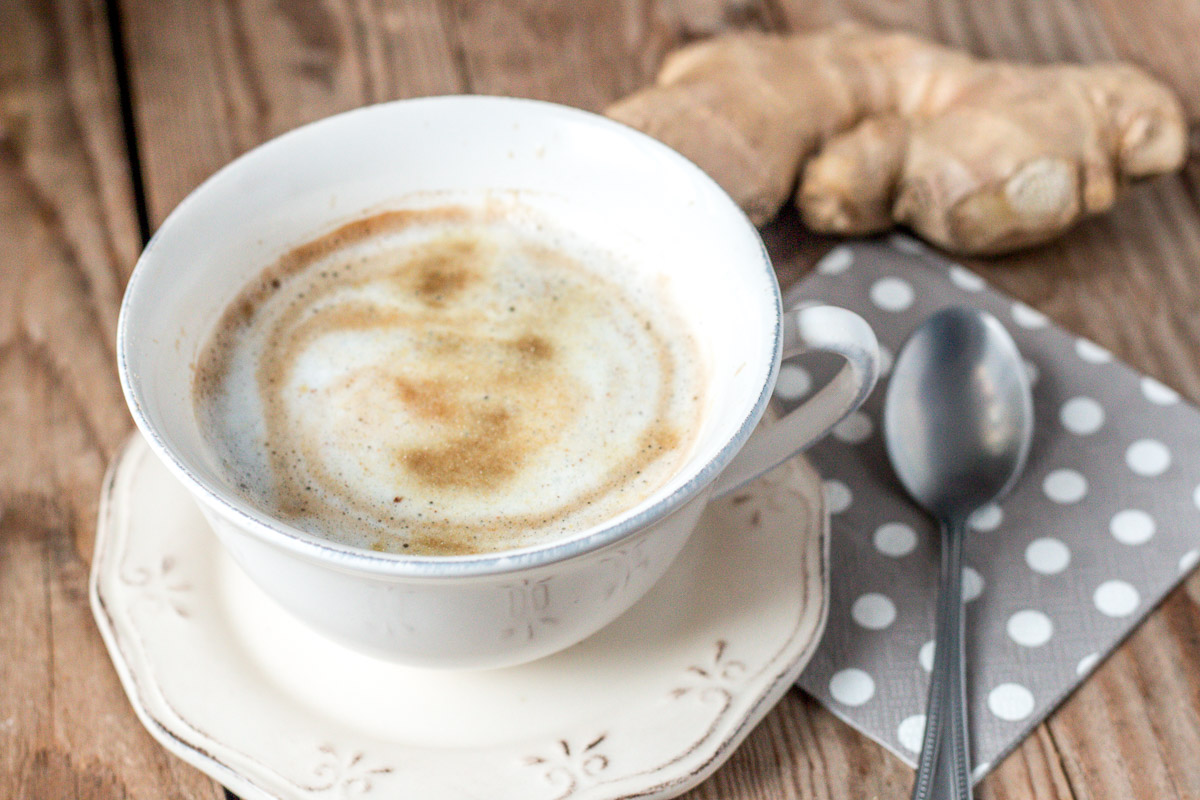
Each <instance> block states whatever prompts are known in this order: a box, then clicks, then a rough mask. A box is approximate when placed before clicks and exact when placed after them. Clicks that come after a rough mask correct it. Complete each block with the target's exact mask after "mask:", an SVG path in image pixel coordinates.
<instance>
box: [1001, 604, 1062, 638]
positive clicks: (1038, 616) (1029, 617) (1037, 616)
mask: <svg viewBox="0 0 1200 800" xmlns="http://www.w3.org/2000/svg"><path fill="white" fill-rule="evenodd" d="M1053 635H1054V623H1052V622H1051V621H1050V618H1049V617H1047V616H1046V615H1045V614H1043V613H1042V612H1040V611H1035V610H1033V609H1026V610H1025V611H1018V612H1017V613H1015V614H1013V615H1012V616H1011V617H1009V618H1008V638H1010V639H1012V640H1013V641H1014V642H1016V643H1017V644H1019V645H1021V646H1022V647H1041V646H1042V645H1044V644H1045V643H1046V642H1048V641H1050V637H1051V636H1053Z"/></svg>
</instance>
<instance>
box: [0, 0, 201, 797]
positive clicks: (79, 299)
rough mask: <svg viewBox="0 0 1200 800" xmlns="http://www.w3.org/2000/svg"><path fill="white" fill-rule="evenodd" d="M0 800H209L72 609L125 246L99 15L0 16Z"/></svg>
mask: <svg viewBox="0 0 1200 800" xmlns="http://www.w3.org/2000/svg"><path fill="white" fill-rule="evenodd" d="M0 30H3V31H4V37H5V41H4V46H3V47H0V265H2V266H0V375H3V376H4V379H3V380H2V381H0V427H2V428H3V430H4V435H3V436H0V797H12V798H39V799H40V798H67V797H71V798H74V797H78V798H116V797H129V798H135V797H136V798H159V797H196V798H200V797H212V798H216V797H220V796H221V793H220V791H219V789H218V788H217V787H216V786H215V785H214V784H213V783H212V782H211V781H209V780H208V779H206V778H204V777H203V776H201V775H200V774H199V773H197V772H195V771H194V770H192V769H191V768H189V767H187V766H186V765H183V764H182V763H181V762H179V761H178V760H177V759H174V758H172V757H170V756H168V755H167V754H166V753H165V752H164V751H163V750H162V748H161V747H159V746H158V744H157V743H155V742H154V741H153V740H152V739H151V738H150V736H149V734H147V733H146V732H145V731H144V730H143V729H142V727H141V725H140V724H139V723H138V721H137V719H136V718H135V716H134V714H133V711H132V709H131V708H130V707H129V703H128V702H127V701H126V699H125V695H124V693H123V692H122V691H121V688H120V685H119V683H118V680H117V676H116V673H115V672H114V671H113V668H112V665H111V664H110V663H109V661H108V658H107V655H106V653H105V652H104V647H103V645H102V643H101V641H100V636H99V633H98V632H97V631H96V628H95V625H94V623H93V622H92V618H91V612H90V611H89V609H88V602H87V561H86V559H88V558H89V557H90V555H91V549H92V541H93V536H94V531H95V522H96V505H97V500H98V497H99V487H100V480H101V477H102V475H103V472H104V468H105V466H106V464H107V462H108V460H109V458H110V457H111V456H112V455H113V453H114V452H115V450H116V448H117V447H118V446H119V444H120V443H121V441H122V439H124V437H125V436H126V434H127V433H128V431H129V428H130V427H131V425H130V422H129V417H128V414H127V412H126V411H125V404H124V402H123V400H122V399H121V393H120V389H119V387H118V385H117V379H116V371H115V368H114V350H113V341H114V338H115V333H116V316H117V308H118V304H119V301H120V295H121V291H122V289H123V287H124V284H125V280H126V278H127V277H128V274H129V270H130V269H132V267H133V262H134V260H135V258H136V255H137V251H138V249H139V240H138V233H137V222H136V215H135V204H134V200H133V197H132V195H131V188H130V176H129V173H128V167H127V162H126V158H125V152H126V151H125V144H124V138H123V134H122V131H121V125H120V115H119V110H118V109H119V105H118V100H117V90H116V83H115V79H114V74H113V58H112V53H111V51H110V50H109V34H108V25H107V18H106V16H105V11H104V6H103V3H101V2H97V1H96V0H62V2H30V3H11V2H10V3H4V4H0Z"/></svg>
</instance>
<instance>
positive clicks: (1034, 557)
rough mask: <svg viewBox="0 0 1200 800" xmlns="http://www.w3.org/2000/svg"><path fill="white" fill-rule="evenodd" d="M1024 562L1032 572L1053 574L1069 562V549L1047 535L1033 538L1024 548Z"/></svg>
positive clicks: (1060, 570) (1065, 566) (1064, 567)
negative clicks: (1042, 537) (1041, 537)
mask: <svg viewBox="0 0 1200 800" xmlns="http://www.w3.org/2000/svg"><path fill="white" fill-rule="evenodd" d="M1025 563H1026V564H1028V565H1029V568H1030V569H1031V570H1033V571H1034V572H1038V573H1040V574H1042V575H1055V574H1057V573H1059V572H1062V571H1063V570H1064V569H1066V568H1067V565H1068V564H1070V563H1071V551H1070V550H1068V549H1067V546H1066V545H1065V544H1063V543H1062V542H1060V541H1059V540H1058V539H1054V538H1051V537H1049V536H1047V537H1046V538H1044V539H1034V540H1033V541H1032V542H1030V543H1029V546H1028V547H1026V548H1025Z"/></svg>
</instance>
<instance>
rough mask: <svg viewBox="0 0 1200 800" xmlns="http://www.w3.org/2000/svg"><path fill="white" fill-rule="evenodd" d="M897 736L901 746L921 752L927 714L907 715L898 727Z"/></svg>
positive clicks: (911, 750)
mask: <svg viewBox="0 0 1200 800" xmlns="http://www.w3.org/2000/svg"><path fill="white" fill-rule="evenodd" d="M896 738H897V739H899V740H900V746H901V747H903V748H904V749H905V750H908V751H910V752H913V753H919V752H921V743H922V741H924V739H925V715H924V714H913V715H912V716H911V717H905V718H904V719H903V720H901V722H900V724H899V725H898V726H897V727H896Z"/></svg>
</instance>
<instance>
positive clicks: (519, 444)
mask: <svg viewBox="0 0 1200 800" xmlns="http://www.w3.org/2000/svg"><path fill="white" fill-rule="evenodd" d="M701 392H702V389H701V380H700V365H699V353H698V349H697V345H696V342H695V340H694V339H693V337H692V336H691V335H690V333H689V332H688V330H687V328H686V325H685V324H684V323H683V322H682V321H681V320H680V318H679V317H678V315H677V314H675V313H673V311H672V309H671V307H670V303H669V301H668V300H667V298H665V297H664V296H663V293H662V291H661V289H660V288H659V287H656V286H654V285H653V284H651V283H650V282H649V281H647V280H645V279H644V278H641V277H639V276H638V274H637V273H636V271H635V270H634V269H633V268H632V267H631V266H630V265H629V264H626V263H624V262H622V261H621V260H620V259H618V258H616V257H615V256H613V255H612V254H610V253H607V252H605V251H604V250H603V249H601V248H599V247H595V246H591V245H590V244H588V243H587V242H585V241H581V240H580V239H579V238H578V237H576V236H573V235H572V234H570V233H568V232H566V231H563V230H558V229H555V228H554V227H553V226H550V225H548V224H547V223H546V221H544V220H535V219H533V218H532V217H529V216H528V215H524V214H520V213H514V212H513V211H512V210H511V209H510V210H508V211H506V212H505V213H494V212H488V211H486V210H481V209H467V208H459V207H447V208H439V209H428V210H423V211H402V212H388V213H385V214H380V215H377V216H375V217H372V218H369V219H366V220H361V221H359V222H356V223H352V224H351V225H348V226H345V227H343V228H341V229H339V230H338V231H335V232H334V233H332V234H330V235H328V236H326V237H323V238H321V239H318V240H316V241H314V242H311V243H309V244H306V245H304V246H302V247H299V248H297V249H296V250H295V251H293V252H292V253H289V254H288V255H287V256H285V257H284V258H283V259H281V261H280V262H279V263H278V264H276V265H274V266H273V267H271V268H269V269H268V270H266V271H265V272H264V273H263V274H262V276H260V278H259V279H258V280H257V281H256V282H255V283H253V284H252V285H250V286H248V287H247V288H246V289H245V290H244V291H243V292H242V294H241V295H240V296H239V297H238V298H237V299H236V300H235V301H234V302H233V303H232V304H231V305H230V307H229V309H228V310H227V312H226V314H225V316H224V318H223V319H222V321H221V322H220V323H219V324H218V326H217V330H216V332H215V333H214V335H213V337H212V339H211V340H210V341H209V343H208V344H207V346H206V347H205V349H204V351H203V352H202V353H201V356H200V359H199V361H198V366H197V370H196V378H195V389H194V393H195V403H196V408H197V412H198V417H199V420H200V423H201V426H202V429H203V430H204V431H205V435H206V437H207V438H208V440H209V442H210V444H211V446H212V447H213V448H214V450H215V452H216V453H217V455H218V457H219V458H220V460H221V461H222V463H223V464H224V465H225V467H226V468H227V469H228V470H229V473H230V475H231V476H232V477H233V478H234V481H233V483H234V484H236V485H237V486H238V488H239V490H240V491H241V492H242V493H243V494H244V496H245V497H246V498H247V499H248V500H249V501H250V502H252V503H254V504H257V505H259V506H260V507H262V508H263V509H264V510H266V511H267V512H268V513H270V514H272V515H275V516H278V517H281V518H283V519H287V520H289V521H290V522H292V523H293V524H295V525H297V526H298V527H301V528H302V529H305V530H308V531H310V532H312V533H314V534H317V535H320V536H323V537H326V538H330V539H333V540H337V541H341V542H344V543H347V544H351V545H355V546H360V547H366V548H371V549H375V550H384V551H392V552H404V553H420V554H454V553H465V552H488V551H494V550H502V549H509V548H515V547H522V546H527V545H532V544H538V543H541V542H544V541H546V540H548V539H554V538H559V537H562V536H565V535H569V534H570V533H572V532H576V531H580V530H583V529H585V528H587V527H590V526H592V525H594V524H596V523H599V522H602V521H604V520H607V519H610V518H612V517H613V516H615V515H617V514H619V513H620V512H622V511H624V510H626V509H628V508H631V507H633V506H634V505H636V504H637V503H639V502H640V501H641V500H643V499H645V498H646V497H647V496H649V495H650V494H651V493H652V492H653V491H654V490H655V489H657V488H658V487H660V486H661V485H662V484H663V483H665V482H666V481H667V480H668V479H669V478H670V477H671V476H672V475H673V474H675V473H676V472H677V471H678V469H679V468H680V466H681V465H682V463H683V461H684V460H685V459H686V457H687V455H688V453H689V451H690V448H691V446H692V443H693V441H694V439H695V436H696V432H697V429H698V427H699V418H700V410H701V406H702V403H703V398H702V396H701Z"/></svg>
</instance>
